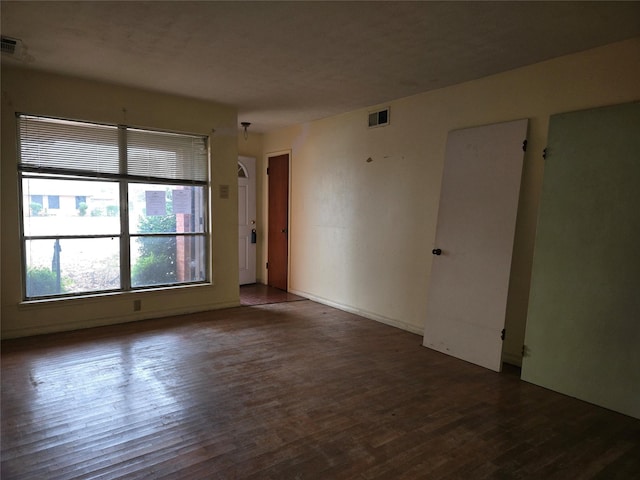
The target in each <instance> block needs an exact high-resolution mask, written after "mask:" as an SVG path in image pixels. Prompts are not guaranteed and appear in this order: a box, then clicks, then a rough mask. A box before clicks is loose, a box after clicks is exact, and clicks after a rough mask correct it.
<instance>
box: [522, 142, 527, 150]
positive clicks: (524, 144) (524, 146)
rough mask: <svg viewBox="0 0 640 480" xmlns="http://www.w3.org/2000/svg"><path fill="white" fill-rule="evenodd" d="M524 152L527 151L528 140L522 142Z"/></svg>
mask: <svg viewBox="0 0 640 480" xmlns="http://www.w3.org/2000/svg"><path fill="white" fill-rule="evenodd" d="M522 151H523V152H526V151H527V141H526V140H525V141H524V142H522Z"/></svg>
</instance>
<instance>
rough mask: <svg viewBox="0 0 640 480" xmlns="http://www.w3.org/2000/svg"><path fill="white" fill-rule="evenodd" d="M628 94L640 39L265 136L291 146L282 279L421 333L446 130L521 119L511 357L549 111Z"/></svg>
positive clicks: (522, 311) (268, 148)
mask: <svg viewBox="0 0 640 480" xmlns="http://www.w3.org/2000/svg"><path fill="white" fill-rule="evenodd" d="M638 98H640V38H636V39H632V40H629V41H625V42H620V43H616V44H612V45H609V46H605V47H602V48H597V49H593V50H589V51H586V52H582V53H579V54H575V55H570V56H566V57H562V58H558V59H555V60H551V61H547V62H543V63H539V64H536V65H532V66H528V67H525V68H520V69H517V70H513V71H509V72H506V73H502V74H499V75H494V76H491V77H487V78H483V79H480V80H476V81H472V82H468V83H463V84H460V85H456V86H452V87H449V88H444V89H440V90H436V91H432V92H428V93H424V94H420V95H416V96H412V97H409V98H403V99H399V100H395V101H392V102H389V103H386V104H383V105H381V106H387V105H388V106H390V107H391V115H390V118H391V124H390V125H389V126H387V127H381V128H374V129H368V128H367V111H368V110H359V111H355V112H351V113H347V114H344V115H340V116H336V117H331V118H327V119H324V120H319V121H316V122H311V123H308V124H304V125H297V126H294V127H290V128H286V129H282V130H279V131H276V132H272V133H268V134H265V136H264V146H263V148H264V152H265V154H268V153H269V152H275V151H283V150H289V149H290V150H291V152H292V166H291V177H292V180H291V225H290V239H291V240H290V242H291V252H290V255H291V256H290V272H291V274H290V278H289V285H290V289H291V290H292V291H294V292H298V293H301V294H303V295H306V296H308V297H310V298H313V299H316V300H319V301H321V302H325V303H327V304H330V305H335V306H338V307H340V308H343V309H346V310H350V311H354V312H357V313H360V314H362V315H364V316H367V317H369V318H373V319H376V320H379V321H382V322H385V323H389V324H392V325H396V326H399V327H401V328H404V329H406V330H409V331H412V332H416V333H422V330H423V326H424V319H425V311H426V292H427V289H428V287H429V274H430V270H431V260H432V256H431V254H430V252H431V249H432V246H433V241H434V238H435V227H436V219H437V213H438V201H439V195H440V181H441V175H442V169H443V160H444V149H445V142H446V138H447V133H448V132H449V131H451V130H454V129H458V128H464V127H471V126H478V125H485V124H491V123H495V122H502V121H507V120H514V119H519V118H529V119H530V124H529V136H528V141H529V146H528V150H527V153H526V155H525V164H524V172H523V180H522V188H521V195H520V205H519V209H518V222H517V230H516V239H515V246H514V258H513V265H512V276H511V283H510V289H509V301H508V306H507V339H506V341H505V355H506V358H507V359H509V360H510V361H512V362H515V363H519V362H520V350H521V347H522V344H523V339H524V328H525V323H526V315H527V305H528V295H529V283H530V277H531V261H532V254H533V246H534V245H533V244H534V233H535V227H536V219H537V209H538V201H539V194H540V188H541V182H542V172H543V168H544V161H543V159H542V151H543V149H544V148H545V142H546V136H547V127H548V121H549V116H550V115H552V114H554V113H558V112H566V111H572V110H579V109H584V108H589V107H594V106H601V105H609V104H616V103H622V102H627V101H630V100H635V99H638ZM372 108H373V107H372ZM369 157H370V158H371V159H372V161H371V162H367V161H366V160H367V158H369ZM263 182H264V179H263ZM262 201H263V203H266V189H263V194H262ZM264 252H266V245H265V246H263V255H264ZM261 267H262V266H261ZM262 275H263V277H265V278H266V272H265V271H264V269H263V273H262Z"/></svg>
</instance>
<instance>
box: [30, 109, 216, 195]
mask: <svg viewBox="0 0 640 480" xmlns="http://www.w3.org/2000/svg"><path fill="white" fill-rule="evenodd" d="M18 128H19V133H20V135H19V138H20V146H19V152H20V160H19V166H20V169H21V170H23V171H24V170H27V171H38V172H53V173H71V174H73V173H77V174H82V175H87V176H105V177H116V178H129V179H134V180H141V179H143V180H145V181H154V180H164V181H167V180H169V181H171V180H176V181H187V182H193V183H195V184H205V183H206V182H207V180H208V152H207V137H205V136H198V135H186V134H178V133H168V132H159V131H152V130H142V129H136V128H129V127H124V126H120V127H118V126H115V125H101V124H94V123H88V122H78V121H70V120H59V119H51V118H43V117H37V116H29V115H20V116H19V117H18ZM119 130H122V131H123V132H124V135H123V136H122V137H120V135H119ZM120 138H122V141H124V142H125V143H126V152H127V155H126V159H124V161H123V162H120V149H119V141H120ZM125 164H126V171H121V165H125Z"/></svg>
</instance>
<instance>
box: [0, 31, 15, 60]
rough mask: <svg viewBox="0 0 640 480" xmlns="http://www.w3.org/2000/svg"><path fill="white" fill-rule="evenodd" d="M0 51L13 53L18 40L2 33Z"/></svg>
mask: <svg viewBox="0 0 640 480" xmlns="http://www.w3.org/2000/svg"><path fill="white" fill-rule="evenodd" d="M1 45H2V53H8V54H9V55H13V54H14V53H16V48H18V40H16V39H15V38H10V37H5V36H4V35H2V43H1Z"/></svg>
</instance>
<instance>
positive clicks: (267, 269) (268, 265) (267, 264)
mask: <svg viewBox="0 0 640 480" xmlns="http://www.w3.org/2000/svg"><path fill="white" fill-rule="evenodd" d="M267 270H269V262H267Z"/></svg>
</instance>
